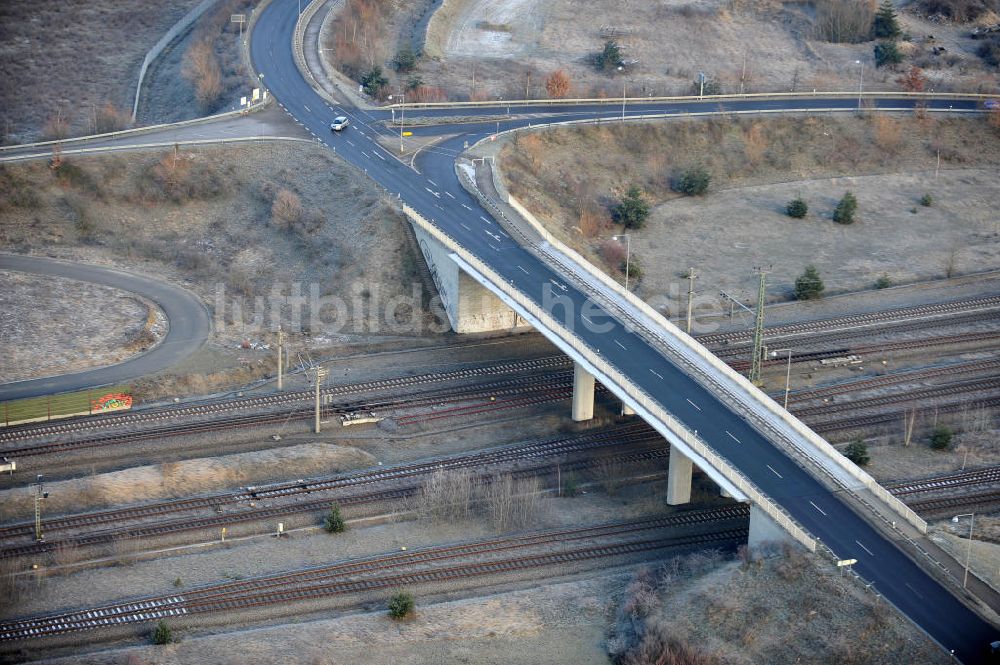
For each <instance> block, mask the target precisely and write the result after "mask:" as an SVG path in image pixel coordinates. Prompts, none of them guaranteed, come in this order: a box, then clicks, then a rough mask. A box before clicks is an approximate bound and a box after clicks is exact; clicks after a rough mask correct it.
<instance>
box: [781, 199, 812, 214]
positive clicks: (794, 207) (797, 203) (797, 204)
mask: <svg viewBox="0 0 1000 665" xmlns="http://www.w3.org/2000/svg"><path fill="white" fill-rule="evenodd" d="M785 212H786V213H787V214H788V216H789V217H794V218H796V219H802V218H803V217H805V216H806V214H807V213H808V212H809V206H808V204H806V202H805V201H803V200H802V199H801V198H799V199H792V200H791V201H789V202H788V205H787V206H785Z"/></svg>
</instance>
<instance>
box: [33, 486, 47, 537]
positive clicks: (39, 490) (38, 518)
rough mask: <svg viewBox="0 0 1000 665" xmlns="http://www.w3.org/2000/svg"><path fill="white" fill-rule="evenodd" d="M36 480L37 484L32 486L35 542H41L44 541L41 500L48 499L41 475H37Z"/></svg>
mask: <svg viewBox="0 0 1000 665" xmlns="http://www.w3.org/2000/svg"><path fill="white" fill-rule="evenodd" d="M36 480H37V481H38V482H36V483H35V484H34V485H33V486H32V489H33V490H34V495H35V540H37V541H38V542H42V541H43V540H45V538H44V537H42V499H47V498H49V493H48V492H45V491H44V487H43V485H42V474H38V476H37V478H36Z"/></svg>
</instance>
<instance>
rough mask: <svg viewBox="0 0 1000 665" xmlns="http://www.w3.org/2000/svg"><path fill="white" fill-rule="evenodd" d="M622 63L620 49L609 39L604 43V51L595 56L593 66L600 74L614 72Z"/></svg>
mask: <svg viewBox="0 0 1000 665" xmlns="http://www.w3.org/2000/svg"><path fill="white" fill-rule="evenodd" d="M621 62H622V49H621V47H620V46H618V42H616V41H614V40H613V39H609V40H608V41H606V42H604V50H603V51H601V52H600V53H598V54H597V57H596V58H594V64H596V65H597V68H598V69H599V70H601V71H602V72H610V71H614V69H615V68H616V67H617V66H618V65H620V64H621Z"/></svg>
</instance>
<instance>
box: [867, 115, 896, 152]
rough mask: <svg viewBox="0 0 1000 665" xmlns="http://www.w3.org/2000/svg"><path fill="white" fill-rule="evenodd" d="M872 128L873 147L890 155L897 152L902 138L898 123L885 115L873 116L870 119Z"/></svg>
mask: <svg viewBox="0 0 1000 665" xmlns="http://www.w3.org/2000/svg"><path fill="white" fill-rule="evenodd" d="M872 128H873V130H874V132H875V145H877V146H878V147H879V148H881V149H882V150H884V151H886V152H888V153H890V154H895V153H896V152H897V151H898V150H899V146H900V143H901V142H902V138H903V129H902V127H901V126H900V124H899V121H897V120H895V119H893V118H890V117H889V116H886V115H880V114H879V115H875V116H874V117H873V118H872Z"/></svg>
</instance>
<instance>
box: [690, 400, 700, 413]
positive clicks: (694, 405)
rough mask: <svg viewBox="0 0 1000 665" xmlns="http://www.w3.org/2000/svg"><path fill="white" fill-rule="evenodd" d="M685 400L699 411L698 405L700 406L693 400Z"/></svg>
mask: <svg viewBox="0 0 1000 665" xmlns="http://www.w3.org/2000/svg"><path fill="white" fill-rule="evenodd" d="M687 402H688V404H690V405H691V406H693V407H694V408H696V409H698V410H699V411H701V407H700V406H698V405H697V404H695V403H694V402H692V401H691V400H688V401H687Z"/></svg>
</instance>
